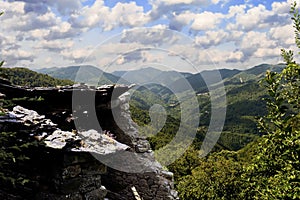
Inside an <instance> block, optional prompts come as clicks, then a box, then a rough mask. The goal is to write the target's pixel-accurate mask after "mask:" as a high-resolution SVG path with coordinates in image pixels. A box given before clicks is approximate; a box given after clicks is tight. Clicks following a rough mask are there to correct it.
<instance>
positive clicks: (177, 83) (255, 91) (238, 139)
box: [38, 64, 284, 150]
mask: <svg viewBox="0 0 300 200" xmlns="http://www.w3.org/2000/svg"><path fill="white" fill-rule="evenodd" d="M283 67H284V64H277V65H270V64H262V65H258V66H255V67H252V68H249V69H246V70H238V69H220V70H206V71H202V72H200V73H197V74H191V73H181V72H176V71H161V70H159V69H156V68H151V67H148V68H142V69H137V70H132V71H115V72H113V73H106V72H103V71H102V70H100V69H98V68H96V67H93V66H81V68H80V66H70V67H64V68H45V69H41V70H38V72H41V73H45V74H48V75H50V76H53V77H56V78H63V79H70V80H75V77H76V73H77V72H78V70H79V69H80V70H81V72H82V73H80V76H78V77H76V80H75V81H77V82H78V81H80V82H86V83H93V82H95V81H97V79H99V76H101V78H100V81H99V83H100V84H112V83H118V84H119V83H124V84H132V83H134V84H137V85H140V86H141V87H139V88H138V89H137V90H135V91H134V94H133V95H132V98H131V101H130V104H131V106H132V109H131V110H132V115H133V116H136V117H133V118H134V120H136V121H137V122H139V124H143V123H146V121H149V116H146V117H145V116H143V117H141V116H142V115H148V112H147V111H148V110H149V108H151V106H152V105H154V104H160V105H162V106H163V107H164V108H165V109H166V110H167V114H168V116H169V118H170V119H171V121H176V120H177V121H178V120H180V102H178V99H177V97H176V95H175V94H173V92H172V91H171V90H172V88H176V92H178V93H181V94H183V95H184V92H185V91H184V87H182V85H183V81H185V82H187V83H189V84H190V86H191V87H192V89H193V90H194V91H195V93H196V94H197V95H198V96H197V98H198V102H199V109H200V112H201V113H200V115H201V120H200V122H199V127H208V125H209V123H210V117H211V116H210V110H211V104H210V96H209V90H208V87H207V84H209V85H210V89H212V88H213V89H218V88H219V87H220V86H223V85H224V86H225V90H226V99H227V103H226V104H227V112H226V120H225V125H224V129H223V132H222V135H221V137H220V139H219V143H220V144H221V146H222V147H226V148H228V149H231V150H237V149H240V148H242V147H243V146H244V145H246V144H247V143H249V142H250V141H252V140H254V139H255V138H256V137H258V136H259V131H258V129H257V127H256V119H255V117H256V116H262V115H264V114H265V113H266V105H265V102H264V101H262V98H263V97H264V96H265V95H266V91H264V89H263V88H262V87H260V85H259V80H261V79H262V78H263V77H264V76H265V72H266V71H267V70H272V71H277V72H279V71H281V70H282V69H283ZM120 77H121V78H120ZM220 80H222V81H221V82H220ZM181 87H182V88H181ZM160 137H161V136H160ZM162 137H164V136H162ZM160 139H161V138H160Z"/></svg>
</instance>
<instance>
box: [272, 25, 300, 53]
mask: <svg viewBox="0 0 300 200" xmlns="http://www.w3.org/2000/svg"><path fill="white" fill-rule="evenodd" d="M269 35H270V38H272V39H273V40H275V41H276V43H277V46H282V47H285V48H288V47H289V46H290V45H292V44H294V43H295V39H294V28H293V25H292V24H288V25H285V26H278V27H274V28H271V29H270V31H269Z"/></svg>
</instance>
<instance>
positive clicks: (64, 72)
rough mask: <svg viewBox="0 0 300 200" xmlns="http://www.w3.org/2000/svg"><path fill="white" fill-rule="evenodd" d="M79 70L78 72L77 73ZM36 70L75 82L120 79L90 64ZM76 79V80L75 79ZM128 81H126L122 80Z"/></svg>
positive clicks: (103, 82)
mask: <svg viewBox="0 0 300 200" xmlns="http://www.w3.org/2000/svg"><path fill="white" fill-rule="evenodd" d="M79 70H80V73H78V72H79ZM36 71H37V72H40V73H44V74H48V75H50V76H52V77H55V78H60V79H69V80H73V81H76V82H83V83H87V84H95V83H98V84H99V85H101V84H113V83H117V82H118V80H119V79H120V78H119V77H118V76H115V75H113V74H110V73H107V72H103V71H102V70H100V69H98V68H97V67H94V66H91V65H83V66H69V67H61V68H58V67H53V68H43V69H38V70H36ZM75 79H76V80H75ZM122 82H124V83H128V82H126V81H122Z"/></svg>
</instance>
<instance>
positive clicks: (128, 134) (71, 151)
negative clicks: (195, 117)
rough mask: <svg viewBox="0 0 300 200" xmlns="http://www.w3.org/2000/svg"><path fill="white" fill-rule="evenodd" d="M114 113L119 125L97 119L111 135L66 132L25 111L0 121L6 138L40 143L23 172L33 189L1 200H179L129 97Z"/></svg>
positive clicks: (4, 194)
mask: <svg viewBox="0 0 300 200" xmlns="http://www.w3.org/2000/svg"><path fill="white" fill-rule="evenodd" d="M114 107H117V109H116V112H117V118H118V119H114V118H112V115H105V116H101V114H100V115H99V116H98V118H100V121H101V117H102V118H104V120H103V122H105V123H104V127H105V128H106V131H104V130H103V131H99V130H98V131H96V130H92V129H91V130H82V131H77V130H70V131H62V130H60V129H59V128H58V126H57V125H56V124H55V123H53V122H52V121H51V120H50V119H47V118H46V117H45V116H44V115H39V114H38V113H37V112H36V111H33V110H28V109H25V108H23V107H21V106H16V107H14V108H13V110H12V111H7V112H6V115H4V116H0V131H1V132H17V133H18V134H17V135H18V138H20V141H21V140H22V141H37V142H38V143H39V145H38V147H37V149H36V150H35V151H34V152H35V153H34V155H33V157H32V158H31V161H30V163H29V166H28V165H27V166H25V167H24V168H22V169H20V170H21V171H20V173H28V174H29V177H31V182H32V183H34V184H32V185H31V186H27V187H24V188H21V189H20V188H18V189H17V190H14V189H11V188H6V186H5V185H1V189H0V198H1V199H62V200H63V199H74V200H77V199H78V200H81V199H116V200H118V199H133V200H134V199H137V196H136V193H138V195H139V196H140V197H141V198H142V199H144V200H148V199H149V200H150V199H151V200H152V199H157V200H159V199H161V200H164V199H170V200H173V199H177V193H176V191H174V185H173V174H172V173H170V172H167V171H164V170H163V169H162V166H161V165H160V164H159V163H158V162H156V161H155V159H154V155H153V153H152V151H151V149H150V145H149V143H148V141H147V140H146V139H145V138H142V137H139V136H138V131H137V128H136V125H135V123H134V122H133V121H132V120H131V118H130V112H129V105H128V99H127V98H126V94H125V96H124V95H123V96H122V95H121V96H120V97H118V99H116V100H115V102H114ZM98 113H101V112H100V111H99V110H98ZM105 113H107V109H106V111H105ZM115 120H116V121H118V125H116V124H115ZM116 160H117V161H118V162H120V163H117V164H118V166H117V167H115V165H114V164H116V162H115V161H116ZM112 162H114V163H112ZM25 169H26V170H25ZM132 169H136V170H133V171H130V170H132ZM23 190H24V191H23Z"/></svg>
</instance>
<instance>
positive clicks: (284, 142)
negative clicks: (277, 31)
mask: <svg viewBox="0 0 300 200" xmlns="http://www.w3.org/2000/svg"><path fill="white" fill-rule="evenodd" d="M296 6H297V4H296V2H295V3H294V4H292V7H291V14H292V18H291V19H292V20H293V24H294V28H295V42H296V45H297V47H298V48H299V49H300V15H299V10H298V9H297V7H296ZM299 53H300V52H299ZM282 57H283V58H284V60H285V62H286V67H285V68H284V69H283V71H282V72H281V73H276V72H271V71H268V72H267V73H266V77H265V78H264V79H263V80H262V84H263V86H264V87H265V88H266V89H267V91H268V95H269V97H268V98H266V99H265V101H266V102H267V107H268V114H267V115H266V116H264V117H262V118H260V119H259V121H258V123H259V124H258V125H259V128H260V130H261V132H262V133H263V134H264V136H263V137H262V138H261V140H260V142H259V145H258V148H257V155H256V156H255V157H254V159H253V161H252V163H251V164H250V165H249V166H247V168H246V172H245V174H244V178H246V180H247V184H246V185H245V187H244V193H243V195H244V197H245V198H249V197H251V199H299V198H300V161H299V160H300V113H299V111H300V65H299V64H297V63H296V62H295V61H294V58H293V52H292V51H291V50H289V51H287V50H282Z"/></svg>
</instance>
